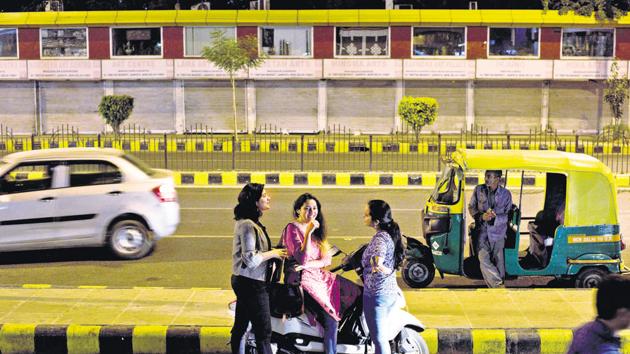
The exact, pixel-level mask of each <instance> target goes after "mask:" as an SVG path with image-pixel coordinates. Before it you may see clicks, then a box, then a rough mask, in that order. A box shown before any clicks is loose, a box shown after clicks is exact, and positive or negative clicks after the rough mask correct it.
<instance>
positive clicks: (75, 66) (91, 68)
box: [28, 60, 101, 80]
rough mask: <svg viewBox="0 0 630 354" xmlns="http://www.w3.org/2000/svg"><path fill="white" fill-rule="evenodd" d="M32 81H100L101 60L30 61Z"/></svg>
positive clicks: (29, 74)
mask: <svg viewBox="0 0 630 354" xmlns="http://www.w3.org/2000/svg"><path fill="white" fill-rule="evenodd" d="M28 78H29V79H30V80H100V79H101V61H100V60H29V61H28Z"/></svg>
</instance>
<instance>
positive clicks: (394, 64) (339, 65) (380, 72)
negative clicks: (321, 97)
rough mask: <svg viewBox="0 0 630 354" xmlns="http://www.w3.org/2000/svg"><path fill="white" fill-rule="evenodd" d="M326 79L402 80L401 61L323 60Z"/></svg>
mask: <svg viewBox="0 0 630 354" xmlns="http://www.w3.org/2000/svg"><path fill="white" fill-rule="evenodd" d="M324 78H326V79H386V80H397V79H400V78H402V60H398V59H324Z"/></svg>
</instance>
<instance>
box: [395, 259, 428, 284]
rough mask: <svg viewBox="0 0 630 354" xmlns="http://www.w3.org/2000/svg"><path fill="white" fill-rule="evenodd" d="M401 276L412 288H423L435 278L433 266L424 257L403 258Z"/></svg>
mask: <svg viewBox="0 0 630 354" xmlns="http://www.w3.org/2000/svg"><path fill="white" fill-rule="evenodd" d="M402 278H403V280H404V281H405V284H407V285H409V286H410V287H412V288H425V287H426V286H427V285H429V284H431V282H432V281H433V278H435V267H434V266H433V263H431V262H429V261H428V260H425V259H405V260H404V261H403V264H402Z"/></svg>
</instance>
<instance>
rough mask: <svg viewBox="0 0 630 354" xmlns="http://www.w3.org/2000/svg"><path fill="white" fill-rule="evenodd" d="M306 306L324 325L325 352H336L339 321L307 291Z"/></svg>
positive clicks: (305, 293)
mask: <svg viewBox="0 0 630 354" xmlns="http://www.w3.org/2000/svg"><path fill="white" fill-rule="evenodd" d="M304 306H305V307H306V308H307V309H309V310H310V311H312V312H313V313H314V314H315V317H316V319H317V321H318V322H319V323H320V324H321V325H322V326H323V327H324V343H323V344H324V353H326V354H336V353H337V330H338V329H339V322H337V321H336V320H335V319H334V318H333V317H332V316H330V315H329V314H328V313H326V311H325V310H324V309H323V308H322V307H321V306H320V305H319V304H318V303H317V301H315V299H313V297H312V296H311V295H310V294H309V293H308V292H306V291H305V292H304Z"/></svg>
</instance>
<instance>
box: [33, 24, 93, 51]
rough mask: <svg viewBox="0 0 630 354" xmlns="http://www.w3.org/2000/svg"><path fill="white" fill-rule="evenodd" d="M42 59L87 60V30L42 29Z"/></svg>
mask: <svg viewBox="0 0 630 354" xmlns="http://www.w3.org/2000/svg"><path fill="white" fill-rule="evenodd" d="M40 35H41V41H40V43H41V47H42V58H68V57H71V58H87V56H88V49H87V28H42V29H41V30H40Z"/></svg>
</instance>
